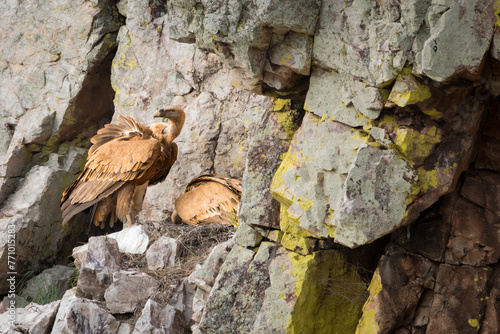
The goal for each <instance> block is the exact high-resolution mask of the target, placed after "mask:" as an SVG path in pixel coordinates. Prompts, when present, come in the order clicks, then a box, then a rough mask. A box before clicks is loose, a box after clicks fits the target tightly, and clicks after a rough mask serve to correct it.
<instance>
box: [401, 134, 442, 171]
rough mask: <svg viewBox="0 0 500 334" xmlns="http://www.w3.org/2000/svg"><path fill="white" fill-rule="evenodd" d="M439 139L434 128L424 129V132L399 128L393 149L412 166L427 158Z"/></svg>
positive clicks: (439, 135)
mask: <svg viewBox="0 0 500 334" xmlns="http://www.w3.org/2000/svg"><path fill="white" fill-rule="evenodd" d="M441 138H442V137H441V134H440V132H439V130H438V129H437V128H436V127H435V126H433V127H431V128H429V129H426V131H425V132H424V131H422V132H419V131H417V130H413V129H409V128H399V129H397V130H396V137H395V138H394V148H395V149H396V151H397V152H398V153H400V154H401V155H402V156H403V157H404V158H405V160H406V161H407V162H408V163H410V164H411V165H414V164H415V163H418V162H421V161H422V160H423V159H425V158H427V157H428V156H429V155H430V154H431V153H432V150H433V148H434V145H436V144H437V143H439V142H440V141H441Z"/></svg>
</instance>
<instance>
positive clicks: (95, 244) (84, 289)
mask: <svg viewBox="0 0 500 334" xmlns="http://www.w3.org/2000/svg"><path fill="white" fill-rule="evenodd" d="M120 262H121V255H120V251H119V249H118V244H117V242H116V240H114V239H111V238H107V237H104V236H103V237H91V238H90V239H89V243H88V250H87V253H86V255H85V260H84V261H83V262H82V265H81V268H80V277H79V279H78V283H77V295H78V296H80V297H85V298H90V299H95V300H99V301H102V300H104V293H105V291H106V289H107V288H108V287H109V286H110V285H111V284H112V282H113V273H114V272H115V271H117V270H119V269H120Z"/></svg>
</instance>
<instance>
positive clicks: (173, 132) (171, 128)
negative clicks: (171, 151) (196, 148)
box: [163, 115, 185, 144]
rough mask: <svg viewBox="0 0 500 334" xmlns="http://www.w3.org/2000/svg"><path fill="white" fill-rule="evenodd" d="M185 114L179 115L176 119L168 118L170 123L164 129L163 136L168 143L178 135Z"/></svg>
mask: <svg viewBox="0 0 500 334" xmlns="http://www.w3.org/2000/svg"><path fill="white" fill-rule="evenodd" d="M184 120H185V116H184V115H183V116H182V117H179V118H177V119H170V124H169V125H168V126H167V128H166V129H165V130H164V134H163V138H164V140H165V141H166V142H167V143H168V144H171V143H172V141H174V139H175V138H177V137H178V136H179V134H180V133H181V131H182V127H183V126H184Z"/></svg>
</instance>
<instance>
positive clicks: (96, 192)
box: [61, 136, 162, 224]
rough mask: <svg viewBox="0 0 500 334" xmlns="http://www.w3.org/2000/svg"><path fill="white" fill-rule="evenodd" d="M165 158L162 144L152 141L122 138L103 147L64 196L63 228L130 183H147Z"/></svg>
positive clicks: (152, 139) (95, 151)
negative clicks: (81, 213) (72, 218)
mask: <svg viewBox="0 0 500 334" xmlns="http://www.w3.org/2000/svg"><path fill="white" fill-rule="evenodd" d="M161 154H162V152H161V144H160V142H159V141H158V140H157V139H155V138H151V137H150V138H144V137H141V136H134V137H132V138H122V137H120V138H116V139H114V140H111V141H108V142H106V143H105V144H103V145H101V146H100V147H99V148H98V149H96V150H94V151H93V154H92V155H90V156H89V158H88V161H87V164H86V165H85V169H84V171H83V172H82V174H81V175H80V176H79V178H78V179H77V180H75V181H74V182H73V183H72V184H71V185H70V186H69V187H68V188H67V189H66V191H65V192H64V194H63V198H62V206H61V209H62V210H63V224H65V223H66V222H67V221H69V219H71V217H72V216H74V215H75V214H77V213H79V212H81V211H83V210H85V209H86V208H88V207H90V206H91V205H93V204H95V203H96V202H98V201H99V200H101V199H103V198H104V197H106V196H109V194H110V193H111V192H114V191H116V190H118V189H119V188H120V187H122V186H123V185H124V184H125V183H126V181H130V180H135V182H137V184H142V183H145V182H147V181H148V180H149V179H150V178H151V177H152V176H151V174H152V173H153V172H156V170H157V168H156V167H155V163H157V162H158V160H160V162H161V160H162V159H161V158H160V157H161ZM110 190H112V191H111V192H110ZM104 194H106V195H105V196H104ZM91 203H92V204H91Z"/></svg>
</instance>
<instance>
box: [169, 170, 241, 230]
mask: <svg viewBox="0 0 500 334" xmlns="http://www.w3.org/2000/svg"><path fill="white" fill-rule="evenodd" d="M240 198H241V181H240V180H236V179H229V178H226V177H219V176H216V175H202V176H199V177H197V178H195V179H194V180H192V181H191V182H190V183H189V184H188V185H187V186H186V191H185V193H184V194H182V195H181V196H179V198H177V200H176V201H175V211H174V212H173V213H172V222H174V223H181V222H185V223H186V224H189V225H197V224H199V223H219V224H224V225H234V224H235V223H236V221H237V220H238V216H237V215H238V206H239V203H240Z"/></svg>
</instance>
